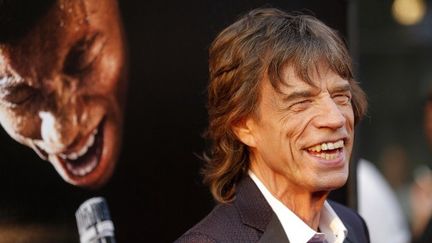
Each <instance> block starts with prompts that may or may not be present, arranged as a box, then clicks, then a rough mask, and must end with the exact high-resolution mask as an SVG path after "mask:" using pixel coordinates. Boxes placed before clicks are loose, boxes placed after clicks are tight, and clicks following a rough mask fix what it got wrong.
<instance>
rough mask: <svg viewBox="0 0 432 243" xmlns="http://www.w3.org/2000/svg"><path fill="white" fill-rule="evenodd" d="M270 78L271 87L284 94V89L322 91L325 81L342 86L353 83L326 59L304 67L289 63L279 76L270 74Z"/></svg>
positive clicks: (279, 72) (283, 67)
mask: <svg viewBox="0 0 432 243" xmlns="http://www.w3.org/2000/svg"><path fill="white" fill-rule="evenodd" d="M268 76H269V81H270V83H271V85H272V86H273V88H274V90H275V91H277V92H278V93H284V92H283V91H282V90H283V89H284V88H289V89H293V88H294V89H295V88H297V87H312V88H316V89H321V86H322V84H323V82H324V81H331V82H332V83H335V82H336V83H339V84H341V85H342V84H350V83H351V78H350V77H347V76H346V75H345V73H343V72H342V73H341V72H339V71H338V70H336V69H335V68H333V67H332V65H331V63H329V62H328V61H327V60H326V59H325V58H320V59H317V60H316V61H313V62H310V63H308V65H304V66H301V65H299V64H298V63H293V62H292V61H291V62H290V61H287V62H286V63H285V64H284V65H283V66H282V67H281V69H280V71H278V73H277V75H274V74H273V75H270V73H269V75H268ZM324 77H327V78H329V77H330V78H331V80H326V79H324Z"/></svg>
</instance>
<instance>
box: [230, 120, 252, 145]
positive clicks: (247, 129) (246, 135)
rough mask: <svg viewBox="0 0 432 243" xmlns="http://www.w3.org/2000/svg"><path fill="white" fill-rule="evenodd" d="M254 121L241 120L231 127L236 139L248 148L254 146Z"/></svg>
mask: <svg viewBox="0 0 432 243" xmlns="http://www.w3.org/2000/svg"><path fill="white" fill-rule="evenodd" d="M254 125H255V123H254V120H253V119H252V118H245V119H241V120H240V121H238V122H236V123H235V124H233V126H232V130H233V132H234V134H235V135H236V136H237V138H238V139H239V140H240V141H242V143H244V144H246V145H247V146H249V147H255V146H256V138H255V133H254V131H255V130H254V127H255V126H254Z"/></svg>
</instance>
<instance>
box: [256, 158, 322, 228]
mask: <svg viewBox="0 0 432 243" xmlns="http://www.w3.org/2000/svg"><path fill="white" fill-rule="evenodd" d="M250 169H251V170H252V172H253V173H254V174H255V175H256V176H257V177H258V178H259V180H260V181H261V182H262V183H263V184H264V186H265V187H266V188H267V190H269V191H270V193H271V194H272V195H273V196H274V197H275V198H277V199H278V200H279V201H281V202H282V203H283V204H284V205H285V206H286V207H287V208H289V209H290V210H291V211H292V212H294V213H295V214H296V215H297V216H298V217H299V218H301V219H302V220H303V221H304V222H305V223H306V224H307V225H309V227H311V228H312V229H314V230H318V226H319V221H320V213H321V209H322V207H323V206H324V202H325V200H326V198H327V196H328V194H329V192H328V191H323V192H309V191H305V190H304V188H301V187H299V186H298V185H293V184H289V183H288V181H287V180H286V178H284V177H283V176H282V175H278V174H276V173H266V172H263V171H262V170H258V169H256V168H254V166H253V165H252V166H251V168H250Z"/></svg>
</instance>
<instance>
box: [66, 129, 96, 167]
mask: <svg viewBox="0 0 432 243" xmlns="http://www.w3.org/2000/svg"><path fill="white" fill-rule="evenodd" d="M96 134H97V129H95V130H93V132H92V133H91V135H90V137H89V138H88V139H87V142H86V144H85V145H84V146H82V148H81V149H80V150H79V151H78V152H75V153H70V154H60V157H61V158H62V159H68V160H76V159H78V158H79V157H81V156H83V155H84V154H85V153H87V150H88V149H89V148H90V147H91V146H92V145H93V144H94V142H95V137H96Z"/></svg>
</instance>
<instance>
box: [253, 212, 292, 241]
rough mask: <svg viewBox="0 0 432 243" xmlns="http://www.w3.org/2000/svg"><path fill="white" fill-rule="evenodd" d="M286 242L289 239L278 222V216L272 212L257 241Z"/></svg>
mask: <svg viewBox="0 0 432 243" xmlns="http://www.w3.org/2000/svg"><path fill="white" fill-rule="evenodd" d="M274 242H278V243H288V242H289V240H288V238H287V236H286V233H285V231H284V229H283V227H282V224H281V223H280V221H279V219H278V217H277V216H276V215H275V214H274V215H273V218H272V220H271V221H270V223H269V224H268V225H267V228H266V230H265V231H264V233H263V235H262V236H261V238H260V239H259V241H258V243H274Z"/></svg>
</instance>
